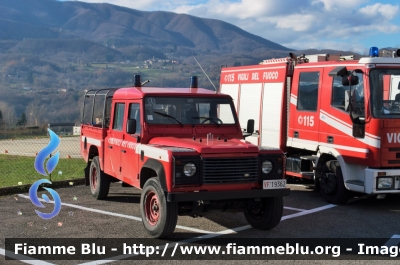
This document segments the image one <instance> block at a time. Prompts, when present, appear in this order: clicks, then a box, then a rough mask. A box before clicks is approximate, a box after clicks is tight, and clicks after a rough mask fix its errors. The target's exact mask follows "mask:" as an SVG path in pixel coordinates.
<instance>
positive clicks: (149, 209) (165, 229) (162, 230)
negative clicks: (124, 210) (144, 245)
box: [140, 177, 178, 238]
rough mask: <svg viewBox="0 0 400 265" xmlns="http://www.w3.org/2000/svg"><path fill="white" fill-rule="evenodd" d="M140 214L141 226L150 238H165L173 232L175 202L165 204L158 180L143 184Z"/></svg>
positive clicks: (175, 212) (175, 211)
mask: <svg viewBox="0 0 400 265" xmlns="http://www.w3.org/2000/svg"><path fill="white" fill-rule="evenodd" d="M140 212H141V214H142V222H143V225H144V227H145V228H146V230H147V232H148V233H149V234H150V235H151V236H152V237H154V238H165V237H168V236H169V235H170V234H172V233H173V232H174V230H175V227H176V223H177V220H178V207H177V204H176V203H175V202H167V199H166V198H165V193H164V191H163V190H162V188H161V185H160V181H159V180H158V178H155V177H154V178H150V179H148V180H147V181H146V183H145V184H144V187H143V191H142V195H141V198H140Z"/></svg>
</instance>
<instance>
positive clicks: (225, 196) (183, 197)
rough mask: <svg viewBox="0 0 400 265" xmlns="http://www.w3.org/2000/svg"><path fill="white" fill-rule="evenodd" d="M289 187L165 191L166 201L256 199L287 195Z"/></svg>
mask: <svg viewBox="0 0 400 265" xmlns="http://www.w3.org/2000/svg"><path fill="white" fill-rule="evenodd" d="M289 194H290V189H268V190H236V191H222V192H220V191H213V192H211V191H204V192H171V193H166V197H167V201H168V202H190V201H201V200H203V201H220V200H235V199H237V200H241V199H257V198H267V197H282V196H289Z"/></svg>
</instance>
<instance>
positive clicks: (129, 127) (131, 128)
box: [126, 119, 136, 134]
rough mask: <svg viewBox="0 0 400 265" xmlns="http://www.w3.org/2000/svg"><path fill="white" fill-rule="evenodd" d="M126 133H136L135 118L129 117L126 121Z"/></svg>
mask: <svg viewBox="0 0 400 265" xmlns="http://www.w3.org/2000/svg"><path fill="white" fill-rule="evenodd" d="M126 133H128V134H135V133H136V120H135V119H129V120H128V121H127V122H126Z"/></svg>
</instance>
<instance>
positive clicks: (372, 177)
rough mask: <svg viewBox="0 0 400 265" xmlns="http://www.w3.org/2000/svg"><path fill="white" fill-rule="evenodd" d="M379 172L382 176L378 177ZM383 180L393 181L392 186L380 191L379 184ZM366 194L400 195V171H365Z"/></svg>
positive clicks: (368, 169) (369, 169)
mask: <svg viewBox="0 0 400 265" xmlns="http://www.w3.org/2000/svg"><path fill="white" fill-rule="evenodd" d="M378 172H379V173H380V174H381V175H380V176H378ZM381 178H385V179H391V183H392V186H391V187H386V188H384V189H379V187H378V182H379V179H381ZM365 193H367V194H382V193H384V194H387V193H400V169H372V168H367V169H365Z"/></svg>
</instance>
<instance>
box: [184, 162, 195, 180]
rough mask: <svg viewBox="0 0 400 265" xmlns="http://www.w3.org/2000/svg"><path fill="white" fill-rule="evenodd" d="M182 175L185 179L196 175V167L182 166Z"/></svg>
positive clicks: (189, 164) (191, 164)
mask: <svg viewBox="0 0 400 265" xmlns="http://www.w3.org/2000/svg"><path fill="white" fill-rule="evenodd" d="M183 173H184V174H185V176H186V177H191V176H193V175H194V174H196V166H195V164H193V163H187V164H186V165H184V166H183Z"/></svg>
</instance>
